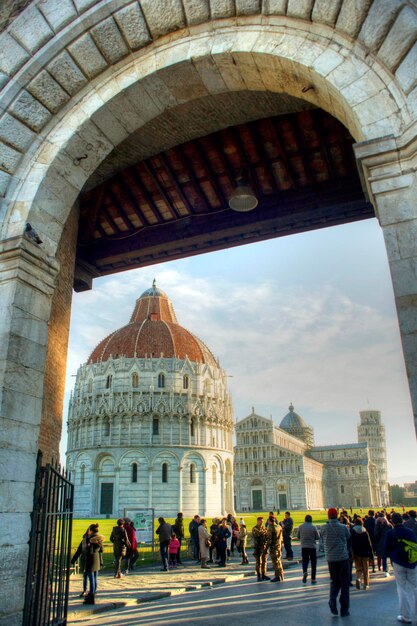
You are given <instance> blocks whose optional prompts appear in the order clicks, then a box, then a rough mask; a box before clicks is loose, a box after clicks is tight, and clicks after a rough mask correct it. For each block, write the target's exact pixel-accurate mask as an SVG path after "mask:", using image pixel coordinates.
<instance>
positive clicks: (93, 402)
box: [67, 281, 388, 518]
mask: <svg viewBox="0 0 417 626" xmlns="http://www.w3.org/2000/svg"><path fill="white" fill-rule="evenodd" d="M360 419H361V423H360V425H359V426H358V443H351V444H342V445H329V446H315V445H314V432H313V429H312V427H311V426H308V425H307V424H306V423H305V422H304V420H303V419H302V418H301V417H300V416H299V415H298V414H297V413H296V412H295V411H294V407H293V406H292V405H291V406H290V407H289V413H288V414H287V415H286V416H285V417H284V418H283V419H282V421H281V423H280V426H279V427H277V426H276V425H275V424H274V423H273V421H272V418H271V419H267V418H265V417H262V416H260V415H257V414H256V413H255V409H253V410H252V413H251V415H249V416H248V417H246V418H244V419H242V420H240V421H238V422H237V423H236V424H234V421H233V407H232V400H231V396H230V393H229V392H228V390H227V375H226V372H225V371H224V370H222V369H221V367H220V364H219V362H218V360H217V359H216V358H215V357H214V356H213V354H212V353H211V351H210V350H209V349H208V348H207V346H206V345H205V344H204V343H203V342H202V341H201V340H200V339H198V338H197V337H196V336H195V335H193V334H192V333H191V332H189V331H188V330H186V329H185V328H183V327H182V326H180V325H179V324H178V322H177V319H176V315H175V312H174V308H173V305H172V303H171V301H170V299H169V298H168V296H167V295H166V294H165V293H164V292H163V291H162V290H161V289H159V288H157V287H156V284H155V281H154V284H153V285H152V287H151V288H150V289H148V290H146V291H145V292H144V293H143V294H142V295H141V296H140V298H138V300H137V301H136V305H135V308H134V311H133V313H132V315H131V318H130V322H129V323H128V324H127V325H126V326H123V327H122V328H120V329H118V330H116V331H115V332H113V333H111V334H110V335H109V336H108V337H107V338H105V339H104V340H103V341H101V342H100V343H99V344H98V346H97V347H96V348H95V350H94V351H93V352H92V354H91V355H90V357H89V359H88V361H87V363H85V364H83V365H81V367H80V368H79V370H78V372H77V376H76V382H75V388H74V391H73V393H72V394H71V399H70V404H69V415H68V451H67V466H68V469H69V470H70V471H71V475H72V477H73V480H74V483H75V502H74V512H75V515H76V516H77V517H97V518H98V517H118V516H120V515H123V514H124V512H125V511H127V510H132V509H140V510H142V509H154V512H155V515H156V516H159V515H164V516H167V517H174V516H176V514H177V512H178V511H182V512H183V513H184V515H185V516H186V517H191V516H193V515H195V513H197V512H198V513H200V514H201V515H204V516H209V517H213V516H217V515H219V514H225V513H228V512H231V511H233V510H237V511H251V510H253V511H260V510H276V509H281V510H282V509H287V508H290V509H317V508H322V507H323V506H330V505H332V506H337V505H341V506H342V505H343V506H355V507H361V506H373V505H377V504H382V503H385V502H387V501H388V489H387V468H386V446H385V430H384V426H383V424H381V416H380V413H379V411H362V412H361V413H360ZM234 428H235V431H236V446H235V448H233V431H234Z"/></svg>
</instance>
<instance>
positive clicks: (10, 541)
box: [0, 450, 37, 577]
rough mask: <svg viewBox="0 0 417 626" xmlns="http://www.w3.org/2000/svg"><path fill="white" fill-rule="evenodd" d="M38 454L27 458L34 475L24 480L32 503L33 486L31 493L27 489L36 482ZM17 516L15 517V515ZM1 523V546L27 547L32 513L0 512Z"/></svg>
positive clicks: (16, 485)
mask: <svg viewBox="0 0 417 626" xmlns="http://www.w3.org/2000/svg"><path fill="white" fill-rule="evenodd" d="M1 452H2V451H1V450H0V454H1ZM36 456H37V454H35V455H30V458H29V457H28V458H27V462H28V464H29V468H30V472H31V475H32V478H31V480H29V481H27V482H23V487H24V489H25V490H26V496H27V498H28V499H29V498H31V501H32V504H33V488H34V487H32V491H31V493H28V490H27V486H28V483H32V485H33V486H34V482H35V474H36ZM13 482H14V485H15V487H16V489H18V488H19V487H18V485H19V483H18V481H13ZM14 516H15V517H14ZM0 525H1V529H2V536H1V544H0V545H1V546H2V547H6V546H10V547H13V546H14V545H16V546H25V545H26V548H27V544H28V541H29V534H30V529H31V525H32V524H31V520H30V515H28V514H27V513H20V512H16V513H3V512H2V513H0ZM17 567H18V568H19V569H20V565H19V564H17ZM23 567H25V565H23ZM3 576H4V572H1V573H0V577H3Z"/></svg>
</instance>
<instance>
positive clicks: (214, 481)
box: [212, 465, 217, 485]
mask: <svg viewBox="0 0 417 626" xmlns="http://www.w3.org/2000/svg"><path fill="white" fill-rule="evenodd" d="M212 472H213V477H212V483H213V485H216V484H217V467H216V466H215V465H213V467H212Z"/></svg>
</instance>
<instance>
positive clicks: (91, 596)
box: [71, 524, 104, 604]
mask: <svg viewBox="0 0 417 626" xmlns="http://www.w3.org/2000/svg"><path fill="white" fill-rule="evenodd" d="M98 528H99V526H98V524H91V525H90V526H89V527H88V530H87V533H86V536H84V537H85V541H84V537H83V540H82V541H81V543H80V545H79V546H78V549H77V551H76V553H75V554H74V556H73V557H72V560H71V563H75V561H76V560H77V559H78V557H79V556H80V555H81V554H82V552H84V554H85V570H84V571H85V573H86V574H87V578H88V581H89V583H90V585H89V592H88V594H87V596H86V597H85V598H84V604H95V594H96V592H97V576H98V572H99V571H100V567H101V558H100V555H101V553H102V552H103V541H104V536H103V535H100V534H99V532H98Z"/></svg>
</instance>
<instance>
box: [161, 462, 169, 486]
mask: <svg viewBox="0 0 417 626" xmlns="http://www.w3.org/2000/svg"><path fill="white" fill-rule="evenodd" d="M162 482H163V483H167V482H168V463H162Z"/></svg>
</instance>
